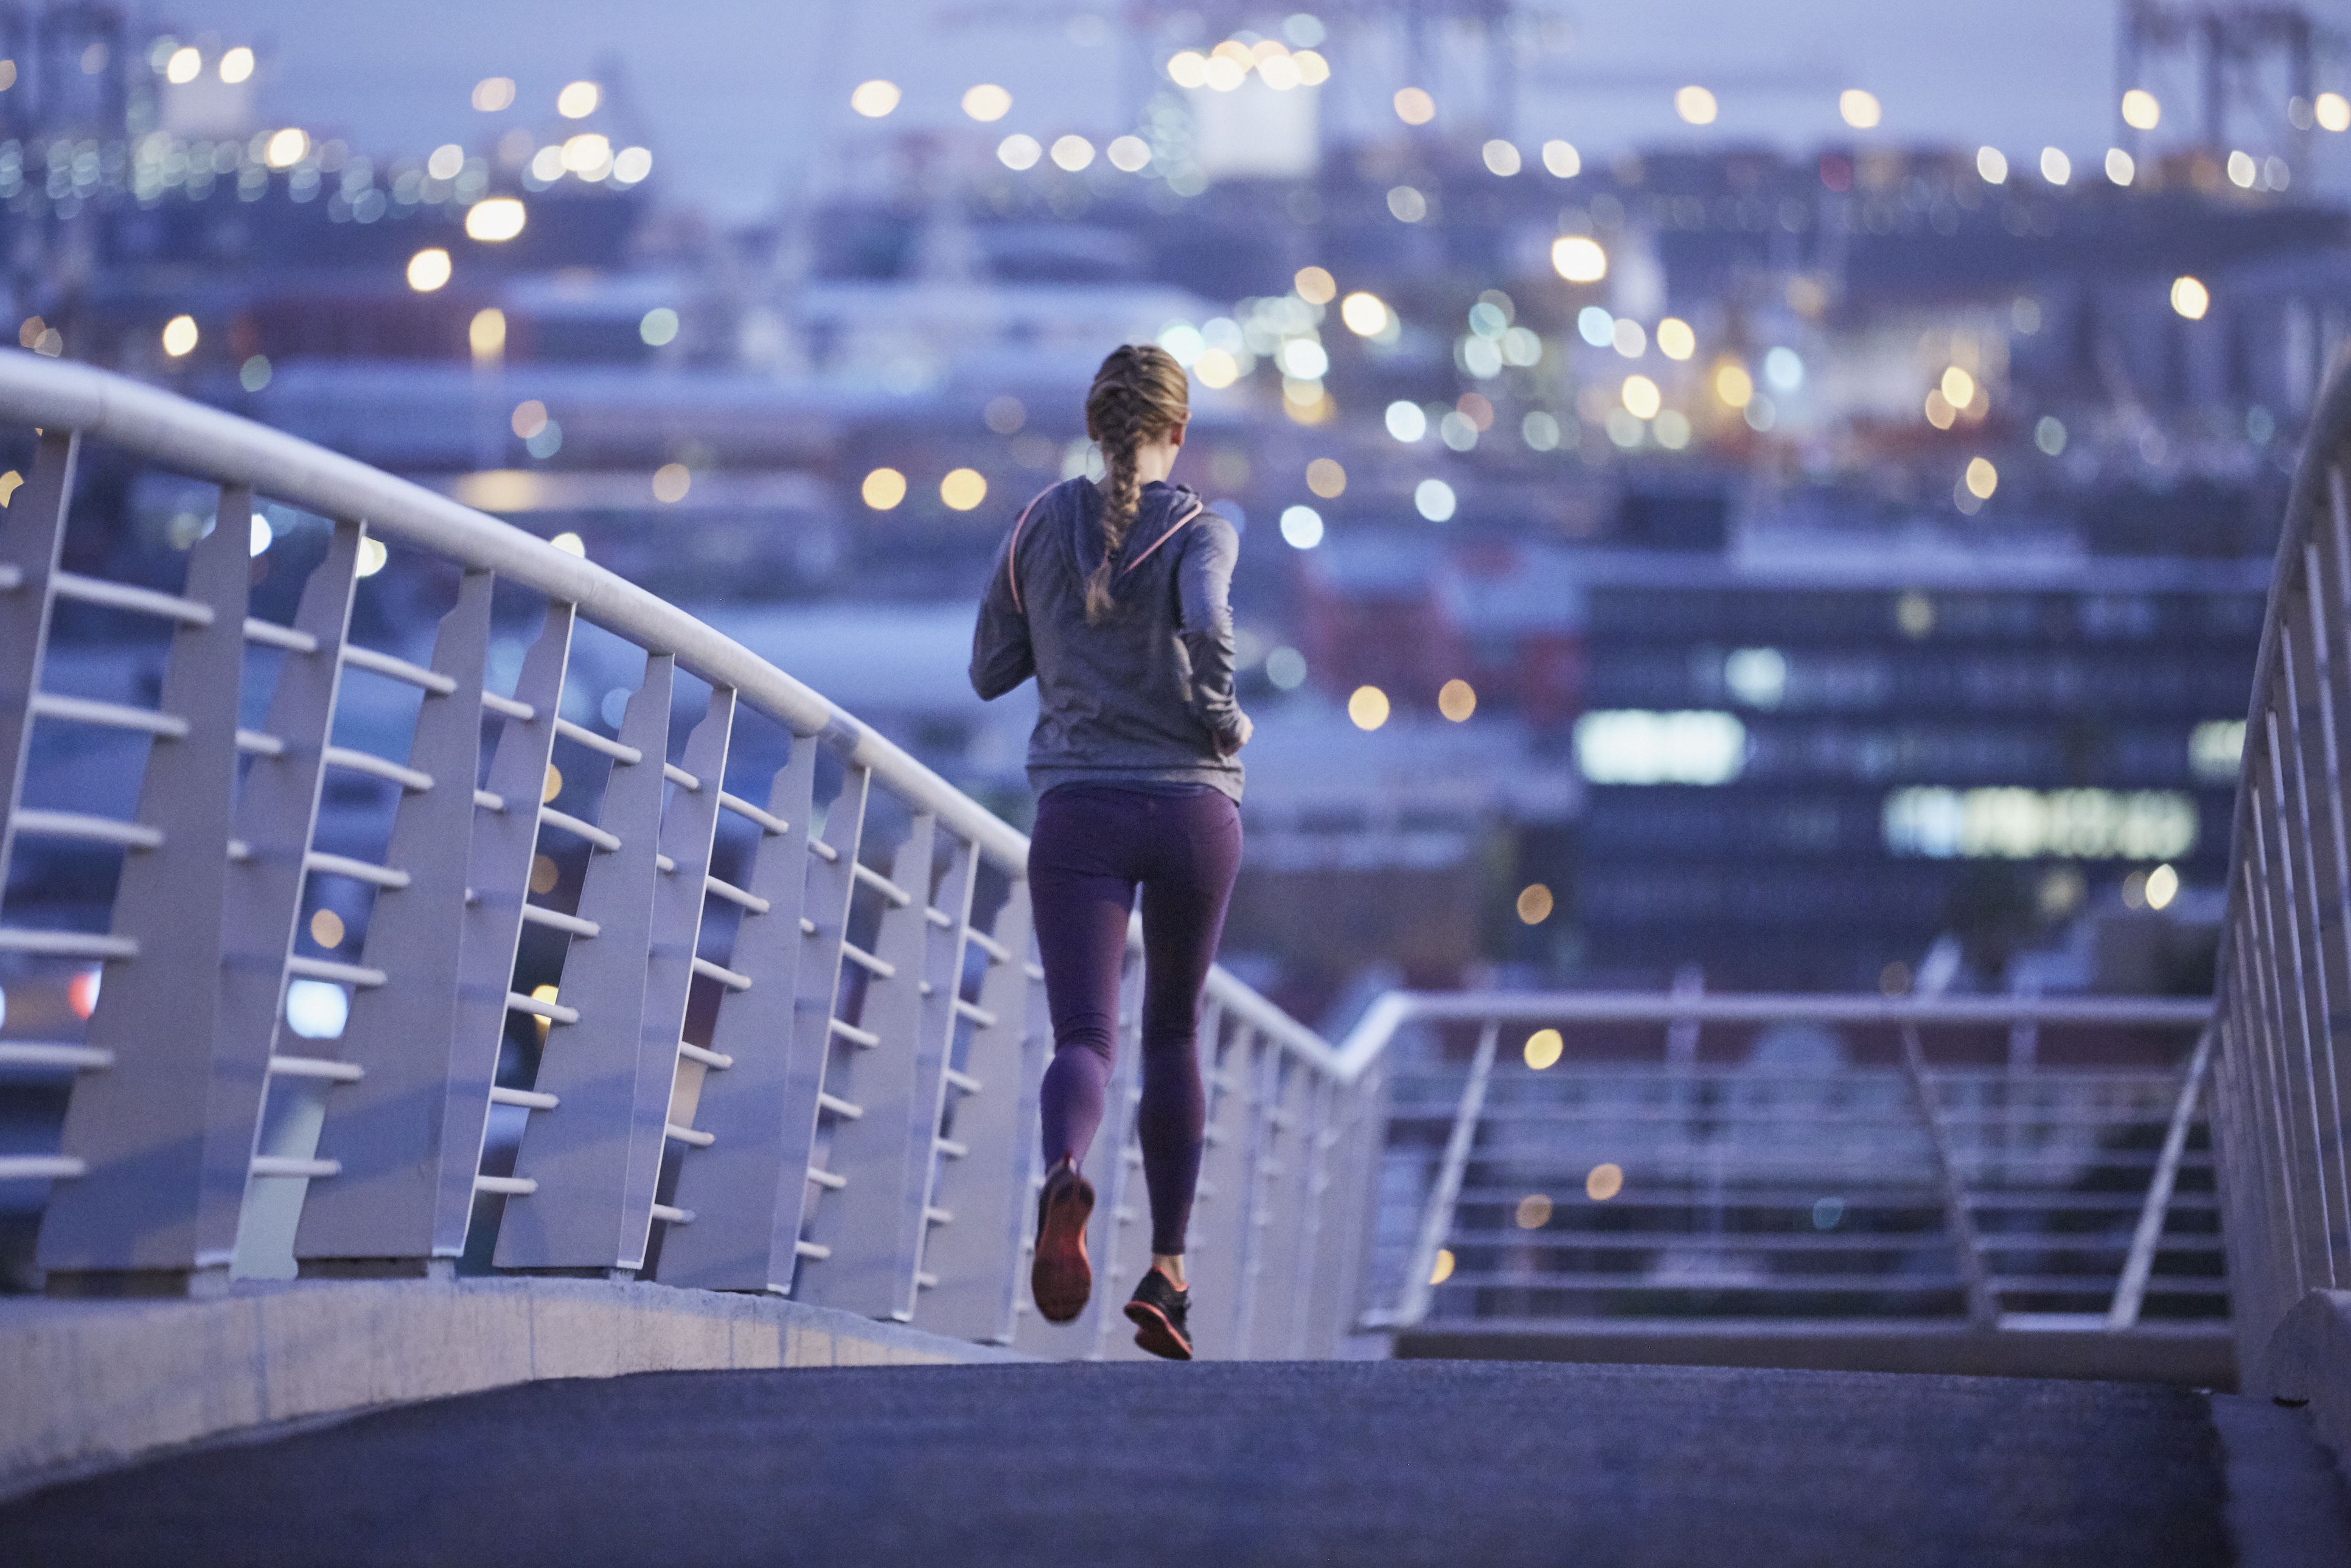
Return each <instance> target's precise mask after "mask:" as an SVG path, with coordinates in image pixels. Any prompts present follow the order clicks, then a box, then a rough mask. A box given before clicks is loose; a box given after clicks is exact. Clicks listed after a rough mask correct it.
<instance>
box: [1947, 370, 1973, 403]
mask: <svg viewBox="0 0 2351 1568" xmlns="http://www.w3.org/2000/svg"><path fill="white" fill-rule="evenodd" d="M1942 393H1943V401H1945V402H1948V403H1949V404H1950V405H1951V406H1952V407H1953V408H1965V407H1967V406H1968V404H1970V403H1971V402H1975V401H1976V379H1975V377H1973V376H1971V375H1970V374H1968V372H1967V371H1964V370H1961V369H1960V368H1959V366H1957V365H1953V366H1951V367H1950V368H1949V369H1948V370H1946V371H1944V372H1943V381H1942Z"/></svg>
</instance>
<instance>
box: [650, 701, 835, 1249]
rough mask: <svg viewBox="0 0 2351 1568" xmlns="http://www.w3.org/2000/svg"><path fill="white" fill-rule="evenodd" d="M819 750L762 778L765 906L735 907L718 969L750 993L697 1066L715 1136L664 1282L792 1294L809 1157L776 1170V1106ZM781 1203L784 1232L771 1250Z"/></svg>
mask: <svg viewBox="0 0 2351 1568" xmlns="http://www.w3.org/2000/svg"><path fill="white" fill-rule="evenodd" d="M818 749H819V747H818V745H817V741H816V737H814V736H806V735H801V736H794V737H792V755H791V759H790V760H789V762H787V763H786V764H785V765H784V766H783V767H782V768H778V769H777V771H776V774H775V777H774V778H773V779H771V780H770V781H769V785H768V801H767V808H766V809H767V811H768V814H769V815H770V816H772V817H774V818H776V819H778V821H781V822H783V823H784V831H782V832H781V833H763V834H762V835H761V837H760V839H759V845H758V850H757V851H755V852H754V853H753V857H752V862H751V871H750V874H749V877H748V881H747V884H746V886H745V888H744V891H745V892H747V893H748V894H750V895H751V896H752V897H753V898H754V899H756V900H758V903H759V904H765V905H766V908H765V909H764V910H759V909H757V908H751V909H746V910H745V911H744V912H743V915H742V918H741V922H740V924H739V925H737V927H736V933H735V946H734V949H733V951H732V952H730V953H729V954H728V955H727V958H726V967H728V968H731V969H733V970H735V971H736V972H737V973H738V974H742V975H745V976H747V977H749V978H750V981H751V986H750V988H749V989H748V990H745V991H737V992H734V993H731V994H729V995H727V996H726V997H724V998H721V999H720V1001H719V1004H718V1019H717V1022H716V1024H715V1025H714V1026H713V1028H712V1030H711V1036H710V1045H709V1048H708V1049H709V1051H711V1053H712V1054H713V1055H715V1056H716V1057H717V1058H718V1061H716V1062H706V1063H705V1070H706V1071H707V1072H708V1074H709V1076H707V1077H705V1079H704V1080H703V1084H702V1093H701V1097H700V1099H699V1101H698V1102H697V1103H696V1105H695V1124H696V1125H698V1126H699V1127H701V1129H702V1130H703V1131H704V1132H705V1133H708V1134H710V1135H711V1140H712V1141H711V1144H710V1146H709V1147H708V1148H706V1149H702V1150H698V1151H696V1153H695V1157H694V1158H692V1159H690V1160H688V1161H686V1162H685V1163H684V1166H682V1167H681V1168H680V1169H679V1171H678V1176H677V1191H676V1197H677V1206H678V1207H680V1208H684V1209H687V1210H690V1211H691V1212H692V1213H693V1215H694V1223H693V1224H692V1225H687V1226H682V1227H679V1228H675V1229H674V1230H672V1231H671V1232H670V1233H669V1234H667V1235H665V1236H664V1237H663V1238H662V1256H661V1270H660V1278H661V1280H662V1281H663V1282H664V1283H665V1284H673V1285H687V1286H700V1287H702V1288H704V1289H705V1290H718V1291H778V1292H780V1291H786V1290H789V1288H790V1287H791V1281H792V1263H793V1241H794V1240H795V1239H797V1238H798V1236H799V1208H800V1200H801V1197H802V1195H803V1194H804V1193H805V1192H806V1191H807V1188H808V1155H807V1151H806V1149H805V1147H801V1148H800V1151H799V1162H800V1168H799V1170H791V1169H790V1168H789V1166H781V1167H780V1168H779V1166H778V1161H779V1160H781V1159H782V1158H783V1156H782V1155H781V1153H780V1151H781V1150H782V1148H783V1147H784V1145H786V1144H788V1143H790V1142H791V1141H792V1140H790V1139H788V1138H787V1137H786V1135H785V1103H786V1099H787V1092H786V1088H787V1080H788V1077H789V1071H790V1069H791V1060H792V1051H793V1041H792V1034H793V1008H794V1005H795V1001H796V998H797V996H798V994H799V986H800V975H801V970H802V966H803V964H804V963H805V964H808V965H811V966H813V965H815V964H816V962H817V956H816V955H815V953H814V952H813V951H812V949H813V947H814V946H815V939H814V938H812V937H810V936H804V935H802V933H801V930H800V917H801V910H802V906H803V904H804V902H805V900H806V898H807V895H808V891H809V885H810V865H811V860H812V857H811V856H810V852H809V835H810V811H811V810H812V809H813V805H814V797H815V789H816V759H817V752H818ZM714 783H715V781H708V780H706V781H705V788H709V787H713V785H714ZM840 961H841V960H840V955H839V953H838V951H836V952H835V953H834V954H833V955H832V956H831V959H830V964H831V966H832V967H835V968H837V967H838V966H839V964H840ZM818 1043H819V1045H820V1046H821V1044H822V1041H821V1040H820V1041H819V1042H818ZM784 1208H789V1211H790V1216H791V1218H790V1221H789V1225H790V1229H789V1234H784V1235H782V1236H781V1240H780V1243H778V1234H779V1231H778V1227H779V1224H780V1223H781V1222H780V1221H779V1219H778V1210H779V1209H784Z"/></svg>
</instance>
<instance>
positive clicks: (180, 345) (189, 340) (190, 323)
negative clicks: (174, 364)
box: [163, 316, 197, 360]
mask: <svg viewBox="0 0 2351 1568" xmlns="http://www.w3.org/2000/svg"><path fill="white" fill-rule="evenodd" d="M196 336H197V334H196V319H195V318H194V317H193V316H174V317H172V319H170V320H169V321H166V322H165V323H163V351H164V352H165V353H167V354H169V355H171V356H172V358H173V359H175V360H177V359H183V358H185V357H186V356H187V355H189V354H191V353H193V352H194V351H195V347H196Z"/></svg>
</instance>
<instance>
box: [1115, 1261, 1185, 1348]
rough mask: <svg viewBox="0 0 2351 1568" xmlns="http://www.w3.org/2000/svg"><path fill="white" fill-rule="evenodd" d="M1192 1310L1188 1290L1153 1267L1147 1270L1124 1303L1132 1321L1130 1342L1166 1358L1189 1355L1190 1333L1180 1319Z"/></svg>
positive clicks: (1128, 1316) (1182, 1319)
mask: <svg viewBox="0 0 2351 1568" xmlns="http://www.w3.org/2000/svg"><path fill="white" fill-rule="evenodd" d="M1191 1310H1192V1292H1191V1291H1187V1290H1183V1289H1180V1288H1179V1287H1177V1285H1176V1284H1175V1281H1172V1280H1170V1279H1168V1278H1167V1276H1166V1275H1165V1274H1164V1273H1162V1272H1160V1271H1159V1270H1157V1269H1152V1270H1146V1271H1145V1272H1144V1276H1143V1283H1141V1284H1140V1285H1137V1286H1135V1288H1134V1297H1133V1298H1132V1299H1131V1300H1130V1301H1128V1302H1127V1303H1126V1315H1127V1318H1128V1320H1129V1321H1130V1322H1133V1323H1134V1343H1137V1344H1139V1345H1141V1346H1142V1347H1143V1348H1144V1349H1145V1350H1147V1351H1149V1352H1150V1353H1151V1354H1154V1355H1157V1356H1164V1357H1165V1358H1166V1359H1167V1360H1169V1361H1189V1360H1191V1359H1192V1336H1191V1334H1190V1333H1187V1332H1186V1330H1185V1327H1184V1319H1185V1316H1186V1314H1187V1313H1189V1312H1191Z"/></svg>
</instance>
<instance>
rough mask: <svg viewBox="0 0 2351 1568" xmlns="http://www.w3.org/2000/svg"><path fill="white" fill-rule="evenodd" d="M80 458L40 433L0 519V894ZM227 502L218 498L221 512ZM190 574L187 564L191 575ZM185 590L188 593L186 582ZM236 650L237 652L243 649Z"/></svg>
mask: <svg viewBox="0 0 2351 1568" xmlns="http://www.w3.org/2000/svg"><path fill="white" fill-rule="evenodd" d="M80 455H81V437H80V435H79V434H78V433H76V432H74V431H70V430H45V431H43V432H42V433H41V437H40V442H39V444H38V445H37V447H36V448H35V449H34V453H33V476H32V477H31V478H29V479H27V480H26V481H25V486H24V488H23V489H22V490H21V491H19V492H18V493H17V495H16V501H15V504H14V505H12V506H10V507H8V509H7V512H6V515H5V517H0V610H5V614H0V672H5V676H0V748H5V756H6V758H7V766H8V770H9V777H8V794H7V799H6V800H5V802H0V803H5V806H6V808H7V811H8V815H7V818H6V819H5V821H0V887H5V886H6V885H7V877H8V860H9V852H10V851H11V850H13V849H14V848H15V847H16V808H17V807H18V806H19V805H21V804H23V802H24V794H25V764H26V761H27V760H28V759H29V758H30V757H31V754H32V745H33V696H34V694H36V693H37V692H38V691H39V690H40V689H41V668H42V665H43V664H44V663H45V662H46V661H47V656H48V648H49V618H50V616H51V615H53V614H54V613H55V612H56V609H57V605H56V601H55V600H54V599H53V598H52V597H51V595H50V592H49V580H50V579H51V578H53V577H55V576H56V575H57V554H58V551H59V550H61V549H63V548H64V546H65V538H66V513H67V511H68V509H69V508H70V507H72V505H73V483H74V469H75V467H76V465H77V464H78V460H79V458H80ZM236 493H237V494H239V495H244V494H246V492H244V491H243V490H238V491H237V492H236ZM227 496H228V492H227V491H223V492H222V502H221V504H222V506H223V507H226V506H227V504H228V503H227ZM190 570H191V571H192V572H193V570H195V568H194V566H193V562H192V563H191V565H190ZM189 587H190V589H191V590H193V589H194V587H195V584H194V582H193V580H191V582H190V584H189ZM238 636H239V637H240V638H242V636H243V632H242V630H241V629H240V630H239V632H238ZM237 645H238V647H239V649H240V650H242V649H243V647H244V643H242V641H240V642H239V643H238V644H237ZM176 646H177V644H176V643H175V644H174V647H175V648H176ZM100 990H101V992H102V991H103V988H102V987H101V988H100Z"/></svg>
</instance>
